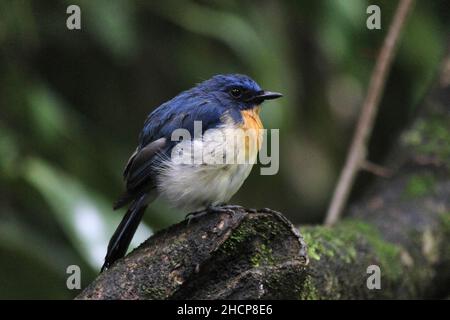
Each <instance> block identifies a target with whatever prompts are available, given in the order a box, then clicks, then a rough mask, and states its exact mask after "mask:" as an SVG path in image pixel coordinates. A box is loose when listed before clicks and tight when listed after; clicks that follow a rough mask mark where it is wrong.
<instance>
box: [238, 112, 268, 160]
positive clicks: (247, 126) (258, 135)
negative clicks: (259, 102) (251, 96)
mask: <svg viewBox="0 0 450 320" xmlns="http://www.w3.org/2000/svg"><path fill="white" fill-rule="evenodd" d="M260 110H261V107H260V106H255V107H254V108H253V109H247V110H243V111H241V114H242V119H243V120H244V121H243V123H242V125H241V129H243V130H244V131H246V133H248V135H246V137H245V151H246V153H247V154H248V153H249V151H250V148H251V147H252V146H251V144H252V143H255V142H256V146H257V150H259V149H261V145H262V138H263V137H262V134H263V131H262V129H264V126H263V124H262V121H261V118H260V117H259V112H260ZM254 139H256V141H255V140H254Z"/></svg>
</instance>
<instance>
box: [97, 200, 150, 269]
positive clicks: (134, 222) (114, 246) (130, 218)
mask: <svg viewBox="0 0 450 320" xmlns="http://www.w3.org/2000/svg"><path fill="white" fill-rule="evenodd" d="M146 198H147V196H146V195H143V196H141V197H140V198H138V199H136V200H134V201H133V202H132V203H131V205H130V207H129V208H128V211H127V213H126V214H125V216H124V217H123V218H122V221H121V222H120V224H119V226H118V227H117V229H116V231H115V232H114V234H113V236H112V237H111V240H109V244H108V252H107V253H106V256H105V262H104V263H103V266H102V269H101V271H102V272H103V270H105V269H108V268H109V267H110V266H111V265H112V264H113V263H114V262H115V261H116V260H118V259H120V258H122V257H123V256H124V255H125V253H126V252H127V250H128V246H129V245H130V242H131V239H132V238H133V235H134V234H135V232H136V229H137V227H138V225H139V222H140V221H141V219H142V216H143V214H144V211H145V209H146V208H147V204H148V203H147V201H146Z"/></svg>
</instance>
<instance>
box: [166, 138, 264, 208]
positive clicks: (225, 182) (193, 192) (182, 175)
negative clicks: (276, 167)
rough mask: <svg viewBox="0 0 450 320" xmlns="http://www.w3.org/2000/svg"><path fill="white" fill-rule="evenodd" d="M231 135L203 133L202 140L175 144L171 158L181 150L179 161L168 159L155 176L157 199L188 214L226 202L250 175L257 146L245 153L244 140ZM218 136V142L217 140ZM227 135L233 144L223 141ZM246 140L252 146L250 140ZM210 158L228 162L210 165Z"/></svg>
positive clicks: (177, 159) (174, 158) (173, 158)
mask: <svg viewBox="0 0 450 320" xmlns="http://www.w3.org/2000/svg"><path fill="white" fill-rule="evenodd" d="M233 132H234V131H230V130H225V129H218V130H215V131H212V132H211V131H207V132H206V133H205V134H204V136H203V139H202V140H199V139H198V140H194V141H191V140H186V141H183V142H181V143H179V144H178V145H177V146H176V147H175V148H174V152H173V154H178V153H179V151H180V150H182V156H181V157H180V158H182V159H181V160H180V158H176V157H174V156H172V157H171V158H170V159H167V161H166V163H165V165H164V166H163V167H162V168H161V170H160V172H159V175H158V192H159V195H160V196H161V197H163V198H165V199H166V200H167V201H168V202H169V203H170V204H171V205H173V206H176V207H179V208H182V209H188V210H200V209H203V208H205V207H207V206H209V205H218V204H221V203H226V202H227V201H229V200H230V198H231V197H232V196H233V195H234V194H235V193H236V192H237V191H238V190H239V188H240V187H241V186H242V184H243V183H244V181H245V179H246V178H247V177H248V175H249V174H250V171H251V170H252V167H253V164H254V163H255V162H256V158H257V153H258V149H259V145H257V144H255V145H254V147H255V148H250V149H249V148H248V140H247V146H245V143H246V142H245V140H244V139H242V137H238V138H237V139H236V138H235V137H236V133H233ZM257 134H259V132H258V133H257ZM218 135H220V136H221V137H222V138H221V139H217V137H218ZM230 135H233V136H234V137H233V138H234V140H231V139H230V140H228V139H225V140H226V141H224V139H223V137H230ZM259 138H260V139H261V137H259ZM250 140H252V141H255V142H256V139H254V137H251V138H250ZM230 141H233V143H230ZM246 148H247V149H246ZM194 150H195V151H194ZM198 150H202V151H203V152H202V153H199V152H198ZM246 150H247V151H246ZM244 154H245V156H244ZM211 155H213V156H216V157H217V158H216V159H217V160H222V159H223V157H225V158H227V159H228V160H227V161H226V163H218V164H217V162H213V163H211V161H212V160H211V158H212V156H211ZM241 156H244V158H245V161H239V159H240V160H242V159H243V158H242V157H241ZM232 159H234V160H232ZM236 160H237V161H236ZM221 162H223V161H221ZM236 162H237V163H236Z"/></svg>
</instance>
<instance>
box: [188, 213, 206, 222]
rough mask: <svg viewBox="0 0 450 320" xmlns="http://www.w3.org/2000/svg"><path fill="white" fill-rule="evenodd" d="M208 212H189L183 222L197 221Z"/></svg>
mask: <svg viewBox="0 0 450 320" xmlns="http://www.w3.org/2000/svg"><path fill="white" fill-rule="evenodd" d="M207 212H208V210H198V211H194V212H189V213H188V214H187V215H186V216H185V217H184V220H188V222H189V221H191V220H192V219H197V218H199V217H201V216H203V215H205V214H206V213H207Z"/></svg>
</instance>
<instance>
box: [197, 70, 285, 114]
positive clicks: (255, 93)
mask: <svg viewBox="0 0 450 320" xmlns="http://www.w3.org/2000/svg"><path fill="white" fill-rule="evenodd" d="M198 89H200V90H202V91H203V92H205V93H207V94H211V95H213V96H214V97H216V98H218V99H220V101H221V102H222V103H223V104H225V105H226V106H229V107H233V108H238V109H241V110H245V109H250V108H253V107H255V106H256V105H259V104H261V103H262V102H264V101H265V100H271V99H277V98H280V97H282V94H281V93H278V92H271V91H267V90H263V89H261V87H260V86H259V85H258V84H257V83H256V82H255V81H254V80H253V79H251V78H250V77H248V76H246V75H241V74H226V75H216V76H214V77H212V78H211V79H209V80H206V81H204V82H202V83H200V84H199V85H198Z"/></svg>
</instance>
